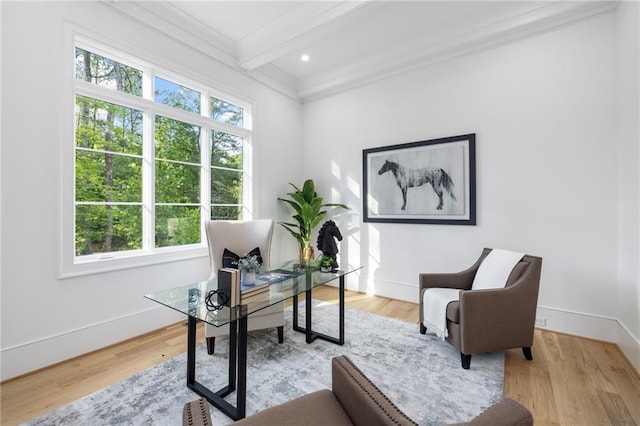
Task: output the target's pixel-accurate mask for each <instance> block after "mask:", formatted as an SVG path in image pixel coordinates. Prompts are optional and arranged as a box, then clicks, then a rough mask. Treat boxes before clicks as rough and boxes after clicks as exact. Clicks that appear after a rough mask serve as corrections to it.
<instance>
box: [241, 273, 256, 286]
mask: <svg viewBox="0 0 640 426" xmlns="http://www.w3.org/2000/svg"><path fill="white" fill-rule="evenodd" d="M255 283H256V273H255V272H243V273H242V284H247V285H253V284H255Z"/></svg>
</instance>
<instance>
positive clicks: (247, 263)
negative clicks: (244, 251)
mask: <svg viewBox="0 0 640 426" xmlns="http://www.w3.org/2000/svg"><path fill="white" fill-rule="evenodd" d="M238 269H239V270H240V271H241V272H260V263H258V256H255V255H252V256H249V257H241V258H240V259H239V260H238Z"/></svg>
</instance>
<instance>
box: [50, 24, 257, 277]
mask: <svg viewBox="0 0 640 426" xmlns="http://www.w3.org/2000/svg"><path fill="white" fill-rule="evenodd" d="M65 33H66V35H65V43H64V45H65V52H64V55H63V60H64V61H65V62H64V63H65V64H69V68H65V69H68V70H69V72H68V73H67V75H65V76H64V77H63V90H64V96H63V100H64V105H63V117H64V124H63V139H62V140H63V142H62V143H63V149H62V162H61V163H62V226H61V228H60V229H61V235H60V240H61V242H62V244H61V245H62V248H61V267H60V274H59V276H60V278H68V277H74V276H81V275H88V274H96V273H103V272H109V271H116V270H121V269H127V268H134V267H140V266H147V265H153V264H159V263H166V262H174V261H180V260H187V259H193V258H199V257H206V256H208V249H207V241H206V235H205V231H204V224H205V221H206V220H208V219H209V218H210V217H211V188H210V182H211V181H210V176H211V165H210V153H209V143H210V138H211V131H212V130H216V131H222V132H226V133H231V134H233V135H236V136H240V137H242V138H243V140H244V142H243V178H242V180H243V182H242V185H243V200H242V207H243V210H242V218H243V219H251V218H252V212H253V182H252V180H253V173H252V170H253V148H252V147H253V110H254V107H253V103H252V102H249V101H246V100H243V99H240V98H238V97H235V96H231V95H228V94H226V93H224V92H222V91H220V90H217V89H215V88H212V87H210V86H209V85H208V84H203V83H199V82H197V81H194V80H193V79H190V78H188V77H185V76H184V75H181V74H180V73H177V72H173V71H171V70H169V69H167V68H164V67H161V66H158V65H157V64H151V63H149V62H146V61H143V60H139V59H137V58H136V57H135V56H133V55H128V54H126V53H123V51H122V50H123V49H117V48H111V47H109V46H108V45H107V44H106V43H105V42H104V41H102V40H101V41H95V40H97V37H96V36H95V35H91V36H86V35H85V34H81V33H79V32H78V31H77V30H76V29H75V28H69V30H68V31H66V32H65ZM76 47H79V48H82V49H86V50H88V51H90V52H92V53H95V54H98V55H101V56H104V57H107V58H109V59H112V60H115V61H118V62H121V63H123V64H125V65H128V66H132V67H135V68H137V69H139V70H141V71H142V72H143V84H142V91H143V95H142V97H138V96H134V95H130V94H127V93H123V92H118V91H116V90H113V89H109V88H106V87H100V86H97V85H95V84H93V83H90V82H86V81H83V80H79V79H77V78H75V49H76ZM154 62H157V61H154ZM155 76H157V77H160V78H164V79H168V80H170V81H173V82H175V83H177V84H180V85H182V86H185V87H187V88H190V89H193V90H196V91H198V92H200V93H201V108H200V109H201V111H200V115H198V114H197V113H191V112H187V111H183V110H180V109H177V108H173V107H171V106H168V105H163V104H159V103H156V102H155V101H154V96H153V94H154V88H153V84H154V78H153V77H155ZM76 95H81V96H88V97H92V98H96V99H100V100H104V101H107V102H112V103H115V104H118V105H123V106H126V107H130V108H135V109H138V110H141V111H142V112H143V159H144V160H143V161H144V162H149V161H150V162H151V164H155V161H154V158H155V149H154V143H153V139H154V127H155V119H154V117H155V116H156V115H161V116H163V117H167V118H170V119H174V120H179V121H183V122H187V123H189V124H194V125H197V126H200V127H201V132H200V138H201V143H200V145H201V147H202V151H203V152H201V157H200V158H201V173H200V210H201V216H200V217H201V221H200V228H201V229H200V236H201V241H200V242H199V243H197V244H190V245H182V246H171V247H161V248H156V247H155V241H153V239H154V238H153V235H154V234H153V232H154V220H153V219H154V218H153V214H152V213H150V211H149V210H150V209H149V208H143V215H145V217H143V242H142V245H143V248H142V249H141V250H131V251H118V252H111V253H98V254H93V255H84V256H76V255H75V150H76V147H75V98H76ZM211 98H217V99H220V100H223V101H225V102H229V103H232V104H234V105H237V106H240V107H242V108H243V127H237V126H234V125H230V124H227V123H223V122H218V121H216V120H213V119H211V118H210V117H209V109H210V100H211ZM142 173H143V176H142V180H143V185H142V186H143V194H142V203H143V207H148V206H151V207H153V206H154V205H155V200H154V197H155V187H154V185H155V182H154V174H153V166H152V167H143V172H142Z"/></svg>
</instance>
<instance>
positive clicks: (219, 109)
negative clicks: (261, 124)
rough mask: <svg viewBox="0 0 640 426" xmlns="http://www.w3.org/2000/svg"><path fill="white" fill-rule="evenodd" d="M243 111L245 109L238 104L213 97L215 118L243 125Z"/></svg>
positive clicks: (212, 105) (212, 110)
mask: <svg viewBox="0 0 640 426" xmlns="http://www.w3.org/2000/svg"><path fill="white" fill-rule="evenodd" d="M243 113H244V110H243V109H242V107H239V106H238V105H234V104H230V103H229V102H225V101H222V100H220V99H216V98H211V118H213V119H214V120H217V121H221V122H223V123H228V124H233V125H234V126H238V127H242V126H243V124H244V123H243Z"/></svg>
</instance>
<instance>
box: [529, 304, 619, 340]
mask: <svg viewBox="0 0 640 426" xmlns="http://www.w3.org/2000/svg"><path fill="white" fill-rule="evenodd" d="M536 318H537V319H538V320H540V319H544V320H546V324H545V325H544V326H537V327H538V328H543V329H547V330H552V331H558V332H560V333H566V334H571V335H573V336H580V337H588V338H590V339H596V340H602V341H605V342H611V343H617V338H616V334H617V333H616V331H617V328H618V321H617V320H616V319H615V318H608V317H604V316H599V315H592V314H586V313H582V312H575V311H569V310H566V309H559V308H552V307H547V306H540V305H538V309H537V312H536Z"/></svg>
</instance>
